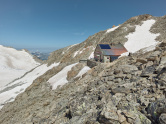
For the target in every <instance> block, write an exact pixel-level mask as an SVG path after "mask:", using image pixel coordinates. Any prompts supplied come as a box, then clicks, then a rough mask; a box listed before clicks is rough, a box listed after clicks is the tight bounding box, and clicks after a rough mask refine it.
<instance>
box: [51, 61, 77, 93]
mask: <svg viewBox="0 0 166 124" xmlns="http://www.w3.org/2000/svg"><path fill="white" fill-rule="evenodd" d="M76 64H77V63H74V64H72V65H68V66H66V67H65V68H64V69H62V70H61V71H60V72H59V73H57V74H56V75H54V76H53V77H52V78H50V79H49V80H48V82H49V83H50V84H51V85H52V89H53V90H54V89H56V88H57V86H59V85H60V86H62V85H64V84H66V83H68V81H67V79H66V78H67V73H68V71H70V70H71V68H72V67H73V66H75V65H76Z"/></svg>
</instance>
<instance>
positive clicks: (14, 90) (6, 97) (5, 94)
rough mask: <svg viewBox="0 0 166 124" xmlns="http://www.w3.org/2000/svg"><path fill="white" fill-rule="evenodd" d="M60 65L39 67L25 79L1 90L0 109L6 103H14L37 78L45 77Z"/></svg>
mask: <svg viewBox="0 0 166 124" xmlns="http://www.w3.org/2000/svg"><path fill="white" fill-rule="evenodd" d="M58 65H59V63H54V64H52V65H50V66H47V65H46V64H43V65H41V66H38V67H36V68H35V69H34V70H32V71H30V72H29V73H27V74H26V75H25V76H24V77H22V78H20V79H18V80H16V81H14V82H12V83H10V84H8V85H6V86H4V87H3V88H2V89H0V109H1V108H2V107H3V105H4V104H5V103H7V102H11V101H13V100H14V99H15V97H16V96H17V95H18V94H20V93H22V92H24V91H25V89H26V88H27V87H28V86H30V85H31V84H32V83H33V81H34V80H35V79H36V78H37V77H39V76H41V75H43V74H44V73H45V72H46V71H48V70H50V69H52V68H53V67H56V66H58Z"/></svg>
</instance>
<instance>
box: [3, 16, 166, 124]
mask: <svg viewBox="0 0 166 124" xmlns="http://www.w3.org/2000/svg"><path fill="white" fill-rule="evenodd" d="M165 32H166V16H163V17H153V16H151V15H148V14H146V15H140V16H136V17H132V18H130V19H129V20H127V21H126V22H124V23H123V24H120V25H119V26H116V27H113V28H111V29H108V30H105V31H101V32H98V33H96V34H94V35H92V36H90V37H88V38H87V39H86V40H85V41H84V42H82V43H80V44H75V45H71V46H68V47H65V48H62V49H59V50H56V51H54V52H52V53H51V54H50V56H49V57H48V60H47V61H45V63H44V64H42V65H40V66H38V67H36V68H34V69H33V70H31V71H29V72H27V73H26V74H25V75H24V76H22V77H21V78H20V79H17V80H15V81H13V82H12V83H10V84H9V85H8V86H6V87H5V88H4V89H2V90H0V101H1V102H0V107H3V108H2V109H1V110H0V117H1V118H0V123H1V124H6V123H12V124H14V123H16V124H17V123H54V124H130V123H131V124H137V123H138V124H152V123H154V124H155V123H161V124H164V123H166V121H165V120H166V119H165V118H166V116H165V110H166V100H165V89H166V85H165V82H166V78H165V77H166V71H165V70H166V52H165V50H166V35H165ZM98 43H114V44H119V43H121V44H123V45H124V46H125V47H126V49H127V50H128V53H130V54H129V56H127V55H128V54H127V53H126V54H125V55H123V56H122V57H120V58H119V59H117V60H116V61H114V62H112V63H97V66H95V67H93V68H89V67H87V65H86V64H85V63H79V60H87V59H90V58H93V53H94V50H95V47H96V45H97V44H98ZM20 93H21V94H20ZM13 94H14V95H13ZM18 94H19V95H18ZM17 95H18V96H17ZM11 101H13V102H11ZM6 103H8V104H6Z"/></svg>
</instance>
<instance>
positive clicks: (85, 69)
mask: <svg viewBox="0 0 166 124" xmlns="http://www.w3.org/2000/svg"><path fill="white" fill-rule="evenodd" d="M90 69H91V68H89V67H88V66H85V67H84V68H83V69H81V71H80V72H79V73H78V74H77V76H76V77H82V75H83V74H85V73H86V72H87V71H89V70H90Z"/></svg>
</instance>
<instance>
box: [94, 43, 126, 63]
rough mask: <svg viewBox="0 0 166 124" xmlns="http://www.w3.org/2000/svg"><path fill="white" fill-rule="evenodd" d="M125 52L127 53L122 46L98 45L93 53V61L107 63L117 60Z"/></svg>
mask: <svg viewBox="0 0 166 124" xmlns="http://www.w3.org/2000/svg"><path fill="white" fill-rule="evenodd" d="M125 52H127V50H126V48H125V47H124V46H123V45H122V44H116V45H111V44H98V45H97V46H96V49H95V51H94V59H95V60H96V61H100V62H104V63H108V62H112V61H114V60H116V59H118V57H119V56H120V55H121V54H122V53H125Z"/></svg>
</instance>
